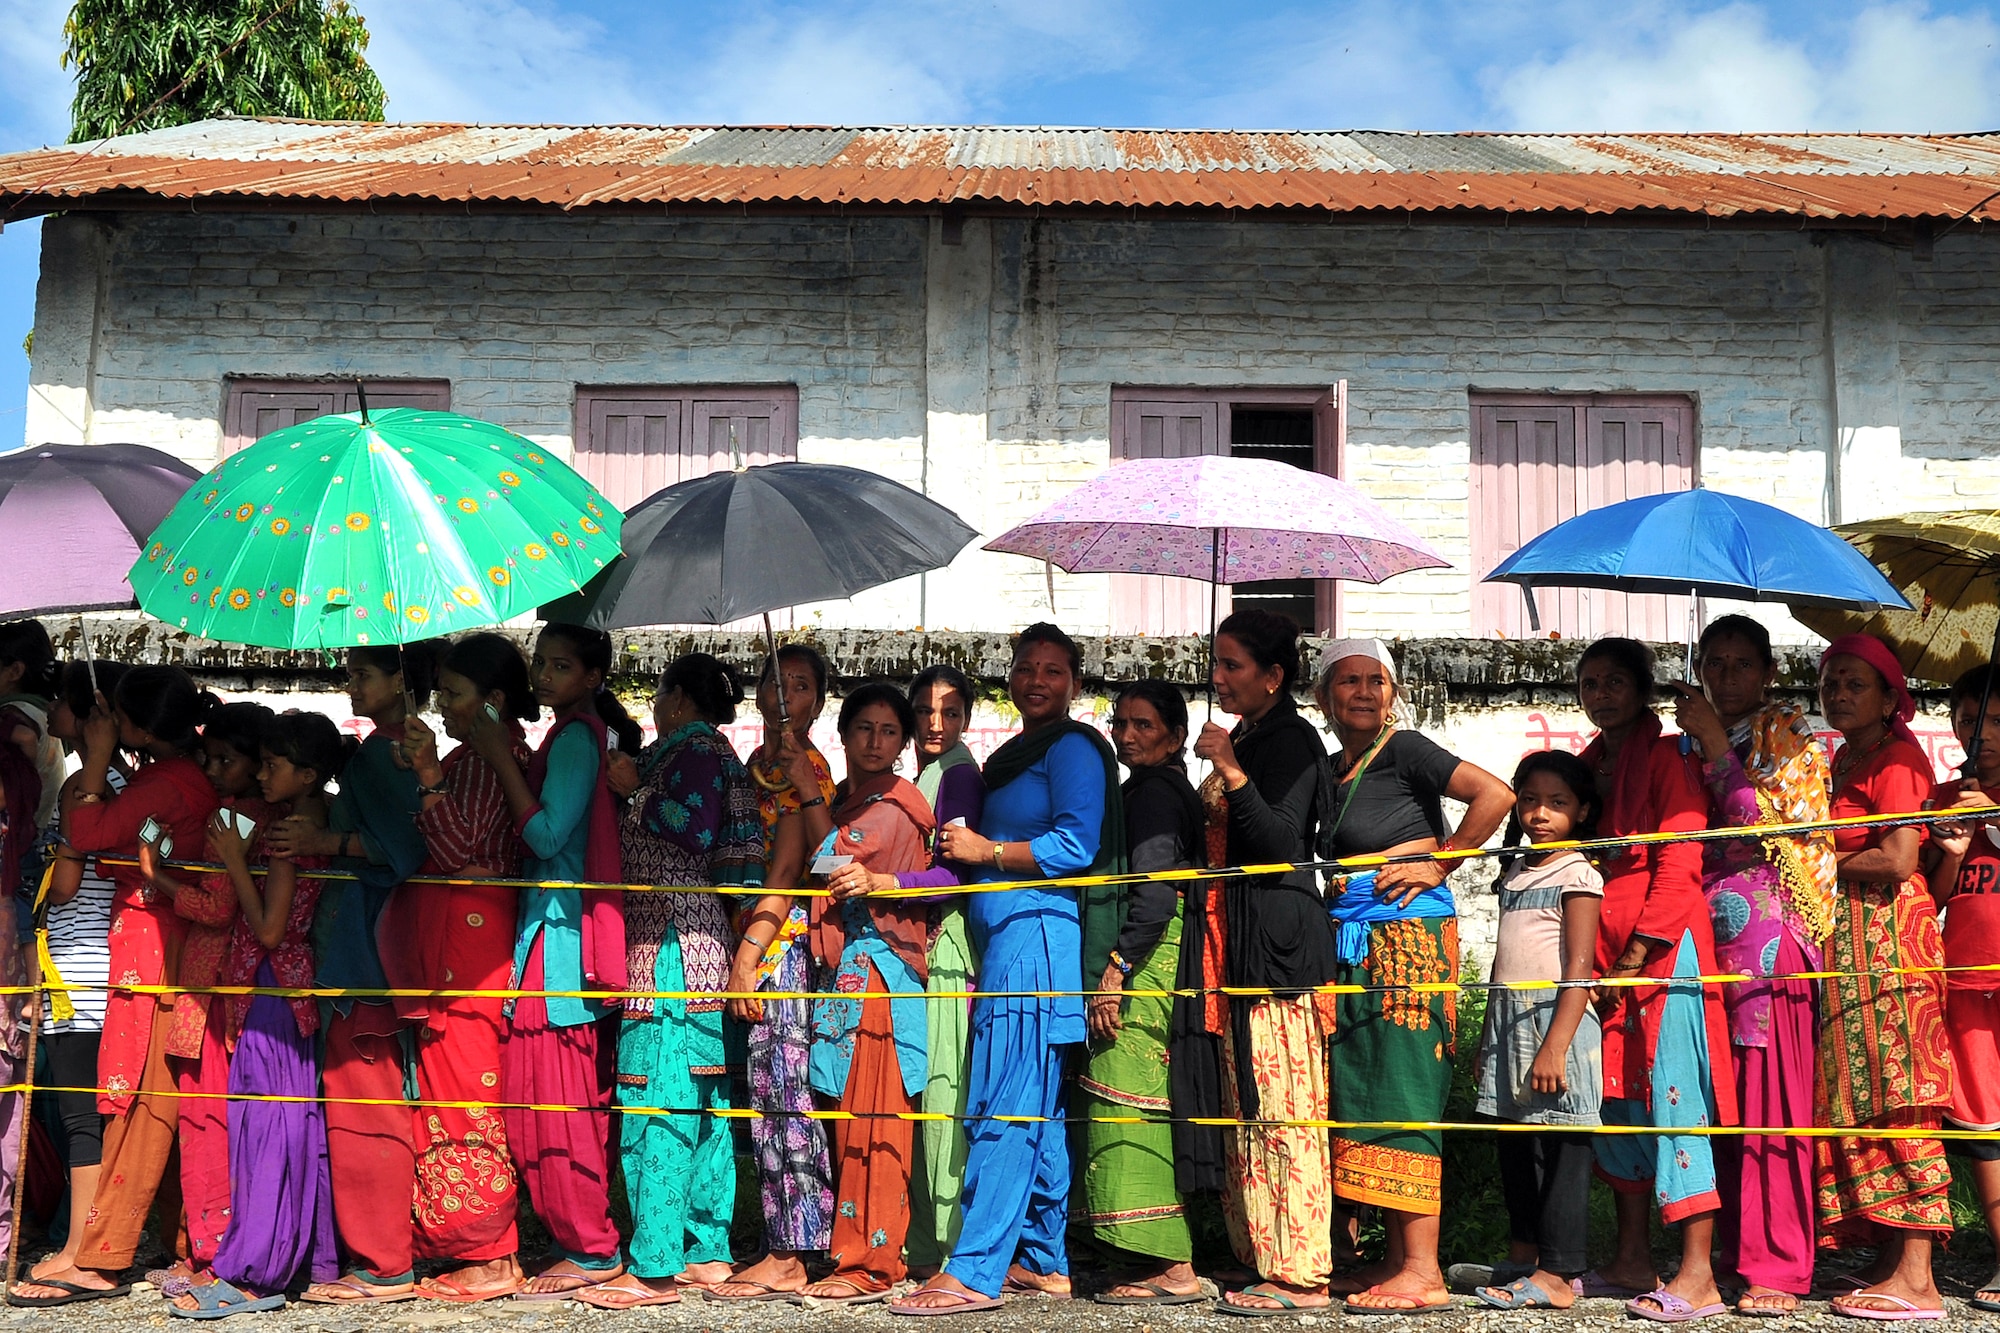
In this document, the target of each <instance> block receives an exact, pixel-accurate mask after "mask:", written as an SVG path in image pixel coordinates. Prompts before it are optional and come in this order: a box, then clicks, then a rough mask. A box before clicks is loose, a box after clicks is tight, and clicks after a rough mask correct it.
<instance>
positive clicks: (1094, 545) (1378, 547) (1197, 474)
mask: <svg viewBox="0 0 2000 1333" xmlns="http://www.w3.org/2000/svg"><path fill="white" fill-rule="evenodd" d="M986 549H987V550H989V551H1006V552H1009V553H1011V554H1014V555H1026V556H1033V557H1034V558H1035V559H1037V560H1046V561H1048V562H1049V563H1050V564H1053V565H1056V566H1058V567H1059V568H1061V569H1063V570H1065V571H1066V572H1068V573H1071V574H1166V575H1170V576H1172V577H1175V578H1183V579H1202V580H1204V581H1206V582H1208V583H1255V582H1258V581H1260V580H1264V579H1353V580H1356V581H1359V582H1362V583H1380V582H1381V581H1382V580H1383V579H1386V578H1390V577H1393V576H1394V575H1397V574H1401V573H1404V572H1405V571H1407V570H1412V569H1448V568H1450V565H1449V563H1448V562H1447V561H1445V560H1444V559H1443V558H1442V557H1440V556H1439V555H1438V553H1437V552H1436V551H1433V550H1432V549H1431V548H1430V546H1429V545H1428V544H1427V543H1426V542H1425V541H1424V539H1423V538H1421V537H1419V536H1418V535H1417V534H1416V533H1414V532H1412V531H1411V530H1410V529H1409V528H1408V527H1406V526H1404V525H1403V524H1402V523H1400V522H1398V521H1397V520H1396V519H1394V518H1392V517H1390V515H1389V514H1388V512H1387V511H1385V510H1384V509H1383V508H1382V506H1380V505H1379V504H1377V503H1375V501H1373V500H1371V499H1369V498H1368V497H1367V496H1366V495H1364V494H1362V493H1361V491H1360V490H1358V489H1356V488H1355V487H1353V486H1350V485H1349V484H1348V483H1346V482H1344V481H1341V480H1340V479H1339V478H1337V477H1328V476H1324V475H1322V474H1321V473H1317V472H1307V471H1305V470H1304V469H1303V468H1296V467H1293V466H1291V465H1290V464H1288V463H1276V462H1272V461H1271V460H1269V459H1262V458H1228V457H1224V456H1220V455H1214V454H1208V455H1203V456H1201V457H1198V458H1142V459H1135V460H1134V461H1132V462H1129V463H1119V464H1117V465H1116V466H1114V467H1113V468H1111V470H1110V471H1108V472H1105V473H1104V474H1102V475H1101V476H1098V477H1096V478H1094V479H1093V480H1091V481H1088V482H1086V483H1084V484H1083V485H1081V486H1079V487H1077V488H1076V489H1075V490H1073V491H1071V492H1070V493H1069V494H1068V495H1066V496H1064V497H1063V498H1062V499H1060V500H1058V501H1056V502H1055V503H1054V504H1052V505H1050V506H1049V507H1048V508H1047V509H1044V510H1043V511H1042V512H1041V513H1039V514H1037V515H1035V516H1034V517H1033V518H1031V519H1029V520H1028V521H1027V522H1026V523H1023V524H1021V525H1020V526H1019V527H1015V528H1010V529H1008V530H1007V531H1006V532H1003V533H1001V534H1000V535H999V536H998V537H995V538H994V539H993V540H992V541H990V542H988V543H986Z"/></svg>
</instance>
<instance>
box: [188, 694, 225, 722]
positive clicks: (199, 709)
mask: <svg viewBox="0 0 2000 1333" xmlns="http://www.w3.org/2000/svg"><path fill="white" fill-rule="evenodd" d="M220 707H222V700H221V698H220V697H219V696H217V695H216V694H215V693H214V692H213V691H210V690H199V691H197V692H196V694H195V696H194V720H195V723H196V724H197V725H199V724H201V723H204V722H206V721H208V720H209V719H210V718H211V717H214V716H215V710H216V709H218V708H220Z"/></svg>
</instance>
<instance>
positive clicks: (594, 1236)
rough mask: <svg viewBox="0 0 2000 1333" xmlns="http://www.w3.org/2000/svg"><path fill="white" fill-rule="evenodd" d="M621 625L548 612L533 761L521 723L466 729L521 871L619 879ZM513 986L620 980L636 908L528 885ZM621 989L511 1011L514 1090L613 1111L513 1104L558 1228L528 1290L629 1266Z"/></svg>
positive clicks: (567, 1286) (537, 1196)
mask: <svg viewBox="0 0 2000 1333" xmlns="http://www.w3.org/2000/svg"><path fill="white" fill-rule="evenodd" d="M610 670H611V639H610V637H609V636H608V635H606V634H604V633H603V632H602V631H600V630H594V629H586V628H584V627H583V626H581V625H564V624H550V625H547V626H544V627H543V629H542V633H541V636H540V637H539V638H538V639H536V641H535V653H534V658H533V660H532V661H531V662H530V663H529V666H528V682H529V684H530V685H532V686H533V687H534V691H535V699H536V701H537V702H539V703H540V704H541V705H542V706H543V707H545V708H547V709H548V710H549V711H550V712H551V714H553V716H554V719H555V720H554V722H553V723H552V724H551V725H550V727H549V734H548V737H547V739H546V740H544V741H543V742H542V746H541V748H540V749H539V750H537V751H536V752H535V756H534V759H533V761H532V762H531V763H530V764H529V765H528V771H527V772H526V773H523V772H522V771H521V766H520V764H519V763H518V762H516V760H515V758H514V741H513V732H512V731H511V729H509V728H506V727H503V726H501V725H500V724H499V723H497V722H492V721H491V720H490V719H486V718H480V719H477V720H475V723H474V726H473V729H472V733H471V735H470V736H468V737H467V743H468V744H469V745H471V746H472V747H473V748H474V749H475V750H477V751H478V753H479V755H480V757H481V758H483V759H485V760H486V762H487V763H489V764H491V765H492V766H493V770H494V773H495V774H496V775H497V776H498V777H499V779H500V785H501V786H502V787H503V788H504V789H505V790H506V793H507V805H508V808H509V809H510V810H511V811H512V812H513V815H514V821H515V823H516V825H517V826H518V827H519V829H520V832H521V841H522V843H523V844H525V845H526V847H527V849H528V855H527V856H526V857H525V858H523V862H522V866H521V874H522V875H523V877H525V878H527V879H533V880H543V881H557V882H561V881H568V882H572V883H574V882H577V881H595V882H598V883H617V882H619V881H620V880H621V879H622V878H623V876H622V872H621V868H620V864H619V853H618V816H617V811H616V808H615V806H614V805H613V803H612V799H611V789H610V787H609V786H608V785H606V779H605V767H606V766H605V758H604V756H605V751H606V750H607V749H608V748H609V745H610V738H611V736H612V735H613V733H614V732H615V733H616V741H617V745H618V748H619V749H621V750H624V751H625V752H626V753H627V754H632V753H636V752H637V750H638V748H639V724H638V723H636V722H634V721H633V720H632V719H631V717H629V716H628V715H627V714H626V712H625V709H624V708H623V706H621V705H620V704H619V702H618V700H617V698H616V697H615V696H613V695H612V693H611V692H610V690H609V689H608V688H606V685H605V677H606V676H607V675H609V674H610ZM514 977H515V980H514V988H515V989H518V990H522V991H529V992H533V991H545V990H546V991H583V990H599V991H622V990H624V989H626V984H625V918H624V912H623V907H622V904H621V903H620V901H619V897H618V895H617V894H616V893H612V892H606V893H592V892H587V891H584V890H580V889H527V890H524V891H523V892H522V895H521V913H520V926H519V936H518V938H517V939H516V941H515V945H514ZM621 1007H622V1006H621V1003H620V1002H616V1001H613V1002H603V1001H598V1000H590V999H582V998H579V997H577V996H574V995H549V996H547V997H546V998H544V997H542V996H538V995H533V994H528V995H523V996H521V997H520V998H519V999H517V1000H515V1001H514V1006H513V1012H512V1014H511V1015H510V1016H509V1018H510V1026H509V1029H508V1034H507V1045H506V1047H505V1048H504V1052H503V1054H502V1056H501V1066H500V1096H499V1100H500V1102H501V1103H502V1104H504V1105H507V1106H510V1107H518V1106H522V1105H545V1106H588V1107H602V1108H604V1110H603V1113H602V1114H577V1113H573V1112H565V1111H526V1110H508V1111H506V1112H505V1119H506V1126H507V1142H508V1145H509V1146H510V1147H511V1148H512V1149H513V1153H514V1161H515V1163H516V1164H517V1165H518V1166H519V1167H520V1171H521V1179H522V1181H523V1183H525V1184H526V1185H527V1187H528V1195H529V1198H530V1199H531V1200H532V1201H533V1203H534V1206H535V1213H536V1215H537V1216H538V1217H540V1218H541V1220H542V1224H543V1225H544V1226H545V1227H547V1228H548V1232H549V1242H550V1247H551V1249H552V1251H553V1253H552V1254H551V1256H550V1262H549V1263H548V1264H547V1265H545V1266H544V1267H543V1269H542V1271H541V1272H540V1273H539V1274H538V1275H537V1276H536V1277H535V1278H533V1279H532V1280H531V1281H530V1282H529V1283H528V1286H527V1290H526V1291H524V1292H522V1293H520V1294H519V1295H518V1296H517V1297H516V1299H529V1300H533V1299H537V1298H540V1299H545V1300H562V1299H566V1298H567V1297H568V1295H569V1294H570V1293H571V1292H574V1291H577V1290H580V1289H582V1288H584V1287H588V1286H592V1285H595V1284H597V1283H599V1282H605V1281H609V1280H610V1279H612V1278H614V1277H617V1276H618V1275H620V1274H621V1273H622V1272H623V1271H624V1265H623V1264H622V1262H621V1261H620V1258H619V1248H618V1230H617V1228H616V1227H614V1226H613V1225H612V1222H611V1196H610V1188H611V1162H610V1151H609V1148H610V1144H609V1134H610V1106H611V1084H612V1076H613V1073H614V1064H613V1062H614V1060H615V1058H616V1051H617V1029H616V1024H617V1021H618V1020H617V1015H618V1013H619V1011H620V1008H621Z"/></svg>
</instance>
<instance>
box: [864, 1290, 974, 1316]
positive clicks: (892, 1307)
mask: <svg viewBox="0 0 2000 1333" xmlns="http://www.w3.org/2000/svg"><path fill="white" fill-rule="evenodd" d="M910 1296H949V1297H951V1299H952V1300H954V1301H956V1302H958V1303H957V1304H956V1305H937V1306H931V1305H909V1304H906V1303H905V1302H907V1301H908V1300H909V1299H910ZM910 1296H905V1297H904V1298H903V1299H902V1300H901V1301H890V1302H889V1305H888V1310H889V1313H890V1314H900V1315H908V1316H909V1317H911V1318H913V1319H930V1318H935V1317H937V1316H940V1315H955V1314H974V1313H976V1312H978V1311H980V1310H997V1309H999V1308H1000V1304H1001V1302H1000V1298H999V1297H998V1296H981V1295H980V1294H979V1293H978V1292H976V1291H954V1290H952V1289H951V1288H950V1287H919V1288H917V1290H915V1291H913V1292H911V1293H910Z"/></svg>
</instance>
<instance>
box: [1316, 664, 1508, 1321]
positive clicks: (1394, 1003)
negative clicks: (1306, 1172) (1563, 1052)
mask: <svg viewBox="0 0 2000 1333" xmlns="http://www.w3.org/2000/svg"><path fill="white" fill-rule="evenodd" d="M1322 660H1323V661H1324V663H1325V665H1324V667H1323V668H1322V669H1321V671H1320V676H1319V682H1318V685H1317V686H1316V687H1315V689H1314V691H1313V692H1314V695H1315V697H1316V698H1318V700H1319V705H1320V708H1321V709H1322V710H1323V711H1324V712H1325V714H1326V719H1327V723H1328V726H1329V728H1330V729H1331V730H1332V732H1333V734H1334V738H1335V739H1336V740H1338V741H1339V742H1340V749H1339V751H1338V752H1336V753H1333V754H1330V755H1329V756H1328V759H1329V761H1330V763H1331V765H1332V780H1331V781H1330V782H1329V784H1328V795H1327V802H1326V809H1325V812H1324V813H1323V814H1322V816H1321V818H1320V825H1319V854H1320V856H1321V857H1322V858H1324V859H1332V858H1335V857H1346V856H1363V855H1369V854H1374V853H1380V854H1383V855H1388V856H1400V855H1405V854H1411V853H1425V852H1436V851H1453V850H1456V849H1459V848H1470V847H1478V846H1481V845H1483V844H1484V843H1485V841H1486V840H1487V839H1488V838H1490V837H1491V836H1493V831H1494V830H1495V829H1497V828H1499V827H1500V821H1501V820H1503V819H1505V818H1506V817H1507V814H1508V811H1509V810H1510V809H1512V807H1513V802H1514V794H1513V792H1511V791H1510V790H1508V787H1507V784H1506V783H1504V782H1502V781H1501V780H1500V779H1499V778H1497V777H1494V776H1493V775H1492V774H1491V773H1488V772H1487V771H1486V770H1485V769H1483V768H1480V767H1479V766H1478V765H1476V764H1469V763H1466V762H1465V761H1463V760H1461V759H1459V758H1458V757H1457V756H1455V755H1452V754H1450V753H1448V752H1446V751H1445V750H1444V749H1442V748H1440V747H1439V746H1438V745H1436V744H1435V743H1434V742H1432V741H1430V740H1427V739H1425V738H1424V737H1423V736H1422V735H1421V734H1419V733H1417V732H1414V731H1402V730H1398V729H1397V727H1396V725H1395V716H1394V711H1393V710H1394V708H1395V704H1396V694H1397V686H1396V664H1395V662H1394V660H1393V659H1391V658H1390V656H1389V650H1388V648H1387V647H1385V646H1384V645H1383V644H1382V643H1381V642H1380V641H1379V640H1376V639H1341V640H1337V641H1336V642H1334V643H1333V644H1331V645H1330V646H1329V647H1328V648H1327V651H1326V655H1325V657H1324V658H1323V659H1322ZM1446 798H1449V799H1451V800H1453V801H1458V802H1461V803H1463V804H1464V805H1465V806H1466V807H1467V809H1466V812H1465V817H1464V818H1463V819H1461V820H1460V821H1459V825H1458V828H1457V829H1456V830H1453V831H1451V832H1450V833H1449V834H1447V832H1446V829H1445V818H1444V804H1443V802H1444V800H1445V799H1446ZM1450 872H1451V865H1450V863H1448V862H1443V861H1417V862H1411V863H1408V864H1402V865H1388V866H1384V867H1383V868H1382V869H1380V870H1378V871H1373V872H1369V873H1366V874H1359V875H1350V876H1342V875H1339V874H1334V875H1331V876H1329V879H1328V889H1327V897H1328V901H1329V904H1330V906H1331V908H1332V912H1333V916H1334V920H1335V922H1336V924H1337V926H1338V933H1339V942H1338V948H1339V955H1340V968H1339V976H1338V977H1337V980H1338V981H1339V982H1340V983H1341V984H1343V985H1362V986H1368V987H1377V986H1417V985H1424V984H1434V983H1440V982H1444V983H1449V982H1455V981H1457V980H1458V919H1457V915H1458V912H1457V908H1456V906H1455V905H1454V903H1453V901H1452V895H1451V889H1450V888H1449V887H1448V886H1446V884H1445V877H1446V876H1447V875H1448V874H1450ZM1456 1001H1457V996H1456V994H1455V993H1454V992H1452V991H1450V990H1435V991H1420V990H1373V989H1371V990H1368V991H1364V992H1362V993H1360V994H1343V995H1341V996H1340V998H1339V1001H1338V1016H1337V1020H1336V1022H1335V1024H1334V1033H1333V1041H1332V1052H1333V1059H1332V1076H1331V1078H1330V1079H1329V1083H1330V1085H1331V1087H1332V1093H1333V1118H1334V1119H1335V1120H1351V1121H1362V1122H1368V1121H1436V1120H1442V1119H1444V1105H1445V1097H1446V1095H1447V1094H1448V1093H1449V1092H1450V1089H1451V1071H1452V1047H1453V1038H1454V1035H1455V1024H1456V1019H1457V1003H1456ZM1443 1151H1444V1145H1443V1141H1442V1137H1441V1136H1440V1135H1439V1134H1438V1132H1437V1131H1435V1130H1431V1131H1390V1130H1342V1131H1339V1132H1336V1133H1335V1135H1334V1139H1333V1192H1334V1195H1335V1197H1337V1198H1340V1199H1344V1200H1346V1201H1348V1202H1349V1203H1355V1204H1362V1203H1368V1204H1374V1205H1376V1206H1377V1207H1379V1208H1381V1209H1382V1210H1383V1213H1384V1216H1385V1219H1386V1221H1387V1224H1388V1254H1387V1257H1386V1258H1385V1260H1384V1261H1383V1262H1382V1263H1381V1264H1379V1265H1377V1266H1376V1267H1374V1268H1372V1269H1368V1270H1364V1272H1363V1273H1361V1274H1359V1275H1357V1276H1356V1277H1355V1278H1354V1283H1355V1291H1354V1293H1353V1294H1352V1295H1350V1296H1349V1297H1348V1299H1347V1308H1348V1309H1349V1310H1350V1311H1353V1312H1357V1313H1364V1314H1399V1313H1404V1312H1408V1311H1422V1310H1431V1309H1436V1308H1438V1307H1439V1306H1441V1305H1444V1304H1446V1303H1448V1302H1449V1300H1450V1297H1449V1295H1448V1294H1447V1292H1446V1289H1445V1283H1444V1274H1443V1273H1442V1272H1441V1271H1440V1270H1439V1268H1438V1260H1437V1247H1438V1210H1439V1205H1440V1202H1441V1198H1442V1190H1441V1185H1442V1176H1443V1171H1442V1161H1441V1158H1442V1154H1443Z"/></svg>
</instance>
